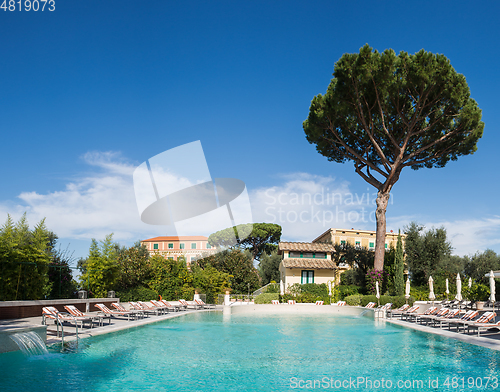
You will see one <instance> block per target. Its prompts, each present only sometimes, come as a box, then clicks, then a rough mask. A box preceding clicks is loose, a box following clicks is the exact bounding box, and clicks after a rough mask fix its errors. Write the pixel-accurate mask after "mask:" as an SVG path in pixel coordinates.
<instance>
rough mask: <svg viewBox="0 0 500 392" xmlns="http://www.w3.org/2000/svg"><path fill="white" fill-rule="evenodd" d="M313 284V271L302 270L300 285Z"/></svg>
mask: <svg viewBox="0 0 500 392" xmlns="http://www.w3.org/2000/svg"><path fill="white" fill-rule="evenodd" d="M306 283H314V271H309V270H302V273H301V275H300V284H306Z"/></svg>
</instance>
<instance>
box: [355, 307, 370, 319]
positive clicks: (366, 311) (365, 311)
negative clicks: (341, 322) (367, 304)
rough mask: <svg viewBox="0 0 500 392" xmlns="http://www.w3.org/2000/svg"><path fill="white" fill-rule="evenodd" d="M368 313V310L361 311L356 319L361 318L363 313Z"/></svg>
mask: <svg viewBox="0 0 500 392" xmlns="http://www.w3.org/2000/svg"><path fill="white" fill-rule="evenodd" d="M369 311H370V309H366V310H363V311H362V312H361V313H360V314H358V315H357V316H356V317H357V318H359V317H361V316H363V315H364V314H365V313H368V312H369Z"/></svg>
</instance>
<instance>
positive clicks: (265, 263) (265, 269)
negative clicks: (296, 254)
mask: <svg viewBox="0 0 500 392" xmlns="http://www.w3.org/2000/svg"><path fill="white" fill-rule="evenodd" d="M280 263H281V256H280V255H278V252H276V251H274V252H272V253H271V254H267V253H264V254H262V256H261V257H260V260H259V274H260V277H261V279H262V285H266V284H268V283H270V282H271V281H273V280H274V281H275V282H279V281H280V271H279V267H280Z"/></svg>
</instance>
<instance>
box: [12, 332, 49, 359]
mask: <svg viewBox="0 0 500 392" xmlns="http://www.w3.org/2000/svg"><path fill="white" fill-rule="evenodd" d="M10 338H11V339H12V340H13V341H14V342H15V343H16V344H17V346H18V347H19V349H20V350H21V351H22V352H23V354H25V355H28V356H32V355H43V354H48V353H49V352H48V350H47V347H46V346H45V343H44V342H43V340H42V339H41V338H40V336H39V335H38V334H37V333H35V332H33V331H30V332H18V333H15V334H13V335H10Z"/></svg>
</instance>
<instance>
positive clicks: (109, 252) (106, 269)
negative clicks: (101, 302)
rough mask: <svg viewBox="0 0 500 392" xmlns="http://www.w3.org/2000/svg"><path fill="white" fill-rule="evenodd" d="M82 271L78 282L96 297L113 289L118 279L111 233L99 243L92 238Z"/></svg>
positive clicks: (104, 294)
mask: <svg viewBox="0 0 500 392" xmlns="http://www.w3.org/2000/svg"><path fill="white" fill-rule="evenodd" d="M84 266H85V269H84V272H83V273H82V275H81V276H80V284H81V286H82V287H84V288H89V290H90V293H89V294H92V295H93V296H94V297H96V298H103V297H106V296H107V292H108V291H109V290H114V289H115V288H116V287H115V285H116V281H117V279H118V271H119V269H118V263H117V260H116V248H115V245H114V243H113V234H109V235H107V236H106V238H105V239H104V240H103V241H101V244H100V245H99V243H98V242H97V241H96V240H95V239H94V238H92V241H91V244H90V249H89V257H88V258H87V260H86V261H85V262H84Z"/></svg>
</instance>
